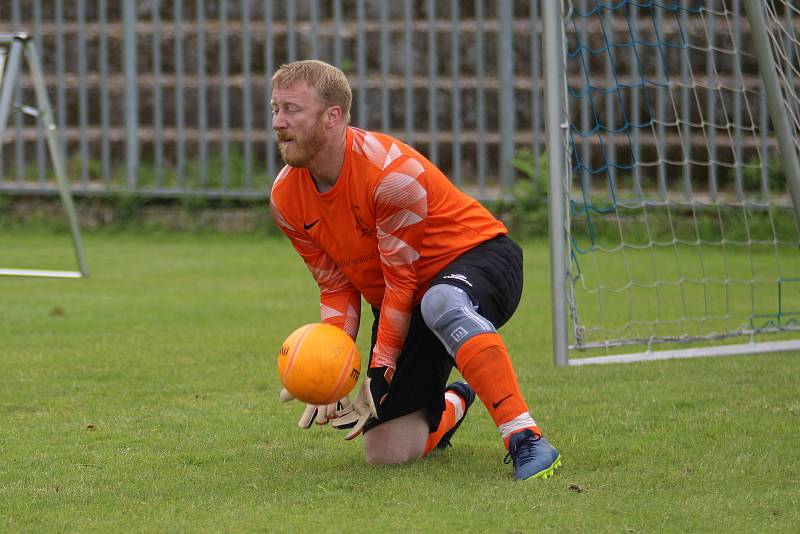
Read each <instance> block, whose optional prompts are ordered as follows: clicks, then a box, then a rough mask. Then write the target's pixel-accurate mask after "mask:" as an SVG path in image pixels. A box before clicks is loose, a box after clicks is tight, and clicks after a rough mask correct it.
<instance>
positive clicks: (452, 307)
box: [420, 284, 496, 357]
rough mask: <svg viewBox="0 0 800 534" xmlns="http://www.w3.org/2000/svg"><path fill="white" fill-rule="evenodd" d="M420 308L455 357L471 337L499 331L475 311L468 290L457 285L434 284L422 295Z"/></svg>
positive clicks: (448, 350)
mask: <svg viewBox="0 0 800 534" xmlns="http://www.w3.org/2000/svg"><path fill="white" fill-rule="evenodd" d="M420 308H421V311H422V318H423V319H424V320H425V324H426V325H428V328H430V329H431V331H432V332H433V333H434V334H436V337H438V338H439V340H440V341H441V342H442V343H443V344H444V346H445V348H446V349H447V352H449V353H450V356H453V357H455V354H456V352H458V349H459V348H460V347H461V345H463V344H464V343H465V342H466V341H467V340H468V339H470V338H472V337H475V336H477V335H478V334H485V333H487V332H496V330H495V328H494V325H493V324H492V323H491V321H489V320H488V319H486V318H484V317H482V316H481V315H480V314H479V313H478V312H477V311H475V307H474V305H473V304H472V300H471V299H470V298H469V295H468V294H467V292H466V291H464V290H463V289H461V288H459V287H456V286H451V285H449V284H437V285H435V286H433V287H431V288H430V289H428V291H426V292H425V295H424V296H423V297H422V303H421V305H420Z"/></svg>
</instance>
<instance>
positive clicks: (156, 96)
mask: <svg viewBox="0 0 800 534" xmlns="http://www.w3.org/2000/svg"><path fill="white" fill-rule="evenodd" d="M538 4H539V2H537V1H535V0H530V1H511V0H500V1H496V2H493V1H488V2H483V1H481V0H475V1H471V2H463V1H457V0H452V1H441V0H440V1H436V0H416V1H412V0H403V1H396V2H390V1H374V0H350V1H347V0H334V1H328V2H320V1H316V0H306V1H298V2H294V1H249V0H241V1H232V0H231V1H228V0H217V1H213V2H211V1H204V0H197V1H181V0H175V1H161V0H149V1H145V0H139V1H132V0H131V1H124V2H110V1H106V0H92V1H90V0H74V1H66V2H65V1H62V0H54V1H41V0H34V1H21V0H6V1H5V2H3V3H2V4H0V32H3V33H7V32H17V31H26V32H28V33H30V34H32V35H33V36H34V37H35V40H36V43H37V45H38V48H39V49H40V51H41V56H42V57H43V70H44V72H45V81H46V84H47V86H48V91H49V93H50V97H51V101H52V103H53V107H54V109H55V113H56V117H57V122H58V125H59V128H60V131H61V134H62V138H63V151H64V155H65V159H66V161H67V164H68V171H69V174H70V178H71V181H72V183H73V187H74V192H75V193H76V194H78V195H87V194H107V193H110V192H115V191H129V192H136V193H140V194H144V195H155V196H181V195H204V196H210V197H234V198H236V197H264V196H266V195H267V194H268V191H269V187H270V184H271V182H272V180H273V178H274V176H275V175H276V174H277V171H278V170H279V169H280V166H281V161H280V159H279V155H278V153H277V151H276V146H275V143H274V141H273V137H272V131H271V124H270V121H271V116H270V113H268V110H269V102H268V101H269V95H270V77H271V75H272V73H273V72H274V70H275V69H276V68H277V67H278V66H279V65H280V64H282V63H284V62H287V61H292V60H295V59H305V58H318V59H321V60H324V61H328V62H330V63H332V64H334V65H337V66H338V67H340V68H341V69H342V70H344V72H345V73H346V74H347V76H348V78H349V80H350V82H351V84H352V87H353V93H354V95H353V96H354V99H353V110H352V121H351V122H352V124H353V125H355V126H358V127H361V128H365V129H376V130H381V131H385V132H388V133H391V134H393V135H395V136H397V137H399V138H400V139H403V140H405V141H406V142H408V143H410V144H412V145H413V146H415V147H416V148H417V149H419V150H420V151H421V152H423V153H424V154H426V155H427V156H428V157H429V158H430V159H431V160H432V161H433V162H434V163H436V164H438V165H439V166H440V167H441V168H442V169H443V170H444V171H445V173H446V174H447V175H448V176H450V178H451V179H452V180H453V181H454V182H455V183H456V184H457V185H459V186H460V187H463V188H465V189H469V190H471V191H472V192H473V193H474V194H476V196H479V197H481V198H496V197H497V196H498V195H500V194H501V193H502V192H503V191H505V192H508V190H509V188H510V187H511V184H512V182H513V180H514V178H515V173H516V171H515V169H514V167H513V163H512V159H513V158H514V155H515V153H517V151H518V150H520V149H525V150H527V151H528V152H529V154H530V155H529V156H526V158H527V160H529V161H535V162H536V163H535V164H534V165H533V167H534V168H535V169H538V167H539V165H538V160H539V154H540V153H541V152H542V150H543V146H542V144H543V136H542V134H541V130H542V124H541V118H540V117H541V112H542V110H541V102H542V93H541V85H540V82H539V80H540V78H541V76H540V70H541V67H540V63H541V61H540V49H539V46H540V45H539V30H540V22H539V7H538ZM20 89H21V90H19V91H18V92H17V98H16V103H17V104H18V105H24V104H26V103H27V102H29V101H30V98H31V96H32V84H31V82H30V80H29V79H28V78H27V77H22V78H21V79H20ZM2 142H3V144H2V148H3V152H2V155H3V161H2V165H0V171H2V175H0V191H2V192H4V193H7V194H15V193H20V194H55V193H56V191H57V189H56V187H55V182H54V180H53V177H52V172H51V171H50V170H49V168H48V160H47V157H46V151H45V149H44V140H43V136H42V132H41V131H40V129H39V128H38V127H37V125H36V123H35V121H32V120H29V119H26V118H25V117H24V116H23V114H21V113H20V114H16V115H14V116H12V118H11V122H10V124H9V128H8V130H7V134H6V136H5V138H4V139H3V140H2Z"/></svg>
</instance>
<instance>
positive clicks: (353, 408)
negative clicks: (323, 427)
mask: <svg viewBox="0 0 800 534" xmlns="http://www.w3.org/2000/svg"><path fill="white" fill-rule="evenodd" d="M370 382H371V380H370V378H369V376H365V377H364V380H362V381H361V387H359V388H358V394H357V395H356V398H355V400H353V402H352V403H351V402H350V399H349V398H347V397H345V398H344V399H342V401H344V400H345V399H346V400H347V403H346V404H347V405H346V406H345V409H344V410H343V413H342V415H341V416H339V417H336V418H334V419H332V420H331V426H332V427H333V428H336V429H339V430H348V429H349V430H350V432H349V433H348V434H347V435H346V436H345V437H344V439H346V440H351V439H353V438H355V437H358V435H359V434H361V433H362V432H363V431H364V424H366V422H367V421H368V420H369V419H370V418H375V419H377V418H378V414H377V412H376V411H375V403H374V402H373V401H372V394H371V393H370V386H369V384H370ZM348 405H349V406H348ZM348 410H349V411H348Z"/></svg>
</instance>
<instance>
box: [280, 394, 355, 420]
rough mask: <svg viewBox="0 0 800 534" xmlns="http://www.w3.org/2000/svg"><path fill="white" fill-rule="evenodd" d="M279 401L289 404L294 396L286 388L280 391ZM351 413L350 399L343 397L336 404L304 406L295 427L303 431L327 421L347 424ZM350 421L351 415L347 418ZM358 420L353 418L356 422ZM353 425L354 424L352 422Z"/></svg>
mask: <svg viewBox="0 0 800 534" xmlns="http://www.w3.org/2000/svg"><path fill="white" fill-rule="evenodd" d="M280 399H281V402H289V401H290V400H293V399H294V396H293V395H292V394H291V393H289V391H288V390H286V388H284V389H281V392H280ZM352 412H353V408H352V404H351V403H350V399H349V398H348V397H344V398H342V399H340V400H338V401H337V402H333V403H331V404H324V405H320V406H318V405H315V404H306V408H305V410H303V414H302V415H301V416H300V419H299V420H298V421H297V426H299V427H300V428H303V429H308V428H311V425H312V424H313V423H314V422H316V423H317V424H318V425H325V424H327V423H328V421H332V420H334V419H335V420H342V423H340V424H347V422H348V415H349V414H351V413H352ZM349 418H350V419H352V418H353V417H352V415H350V416H349ZM357 419H358V418H355V420H356V421H357ZM353 424H355V423H354V422H353ZM333 426H334V428H339V429H341V428H349V427H346V426H336V425H333Z"/></svg>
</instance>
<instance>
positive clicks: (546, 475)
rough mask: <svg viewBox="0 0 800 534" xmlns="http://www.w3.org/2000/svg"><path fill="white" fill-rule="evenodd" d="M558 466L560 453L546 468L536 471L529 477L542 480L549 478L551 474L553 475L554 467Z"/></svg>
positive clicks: (559, 465)
mask: <svg viewBox="0 0 800 534" xmlns="http://www.w3.org/2000/svg"><path fill="white" fill-rule="evenodd" d="M559 467H561V455H560V454H559V455H558V458H556V461H555V462H553V465H551V466H550V467H548V468H547V469H542V470H541V471H539V472H538V473H536V474H535V475H533V476H532V477H530V478H541V479H542V480H544V479H547V478H550V477H551V476H553V475H554V474H555V472H556V469H558V468H559Z"/></svg>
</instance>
